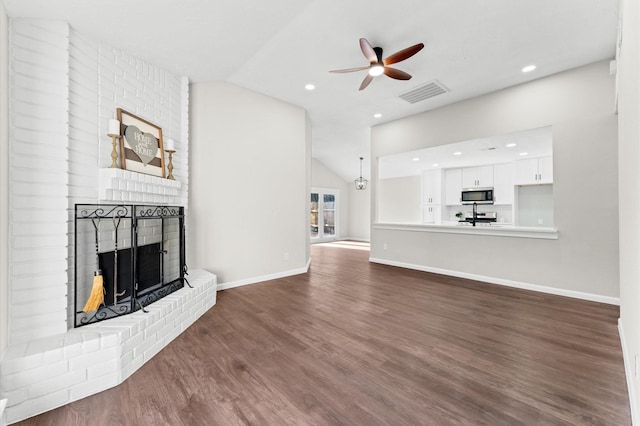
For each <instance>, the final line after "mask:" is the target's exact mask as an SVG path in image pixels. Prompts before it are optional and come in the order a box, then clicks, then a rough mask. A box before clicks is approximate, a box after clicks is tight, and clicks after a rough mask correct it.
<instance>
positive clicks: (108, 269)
mask: <svg viewBox="0 0 640 426" xmlns="http://www.w3.org/2000/svg"><path fill="white" fill-rule="evenodd" d="M74 231H75V232H74V243H75V246H74V252H75V256H74V260H75V264H74V272H75V285H74V290H75V295H74V297H75V326H76V327H80V326H83V325H86V324H91V323H94V322H97V321H102V320H105V319H109V318H113V317H116V316H120V315H126V314H129V313H131V312H134V311H137V310H139V309H142V310H144V307H145V306H147V305H149V304H150V303H153V302H155V301H156V300H159V299H161V298H162V297H164V296H166V295H168V294H171V293H173V292H174V291H176V290H178V289H180V288H182V287H184V284H185V282H186V283H187V285H188V284H189V283H188V282H187V281H186V279H185V275H186V273H187V267H186V262H185V230H184V207H173V206H149V205H122V204H118V205H116V204H76V206H75V229H74Z"/></svg>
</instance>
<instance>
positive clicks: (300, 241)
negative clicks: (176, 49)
mask: <svg viewBox="0 0 640 426" xmlns="http://www.w3.org/2000/svg"><path fill="white" fill-rule="evenodd" d="M190 93H191V107H190V111H191V127H190V129H191V146H190V182H191V187H190V194H189V200H190V201H189V203H190V204H189V205H190V210H189V229H188V235H189V239H188V259H189V267H197V268H203V269H206V270H209V271H211V272H213V273H215V274H216V275H217V276H218V282H219V283H222V286H221V287H223V288H226V287H228V286H234V285H241V284H246V283H250V282H256V281H260V280H263V279H267V278H270V277H276V276H284V275H290V274H294V273H301V272H304V271H306V265H307V262H308V255H307V253H308V251H307V250H308V247H307V246H308V241H309V193H310V187H309V185H308V182H309V177H308V168H307V165H308V163H309V157H310V155H311V147H310V143H309V141H310V138H309V137H308V134H307V133H308V121H307V117H306V112H305V111H304V110H303V109H302V108H299V107H296V106H293V105H290V104H287V103H284V102H281V101H278V100H276V99H273V98H270V97H267V96H264V95H260V94H257V93H255V92H252V91H249V90H246V89H243V88H240V87H238V86H235V85H232V84H229V83H222V82H220V83H199V84H193V85H192V86H191V92H190Z"/></svg>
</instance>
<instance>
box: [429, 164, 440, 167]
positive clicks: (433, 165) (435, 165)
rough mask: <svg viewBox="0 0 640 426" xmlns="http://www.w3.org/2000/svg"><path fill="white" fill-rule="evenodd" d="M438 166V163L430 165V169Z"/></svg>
mask: <svg viewBox="0 0 640 426" xmlns="http://www.w3.org/2000/svg"><path fill="white" fill-rule="evenodd" d="M438 166H439V164H438V163H433V164H432V165H431V167H438Z"/></svg>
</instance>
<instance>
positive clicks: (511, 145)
mask: <svg viewBox="0 0 640 426" xmlns="http://www.w3.org/2000/svg"><path fill="white" fill-rule="evenodd" d="M514 146H516V144H515V143H508V144H507V148H513V147H514Z"/></svg>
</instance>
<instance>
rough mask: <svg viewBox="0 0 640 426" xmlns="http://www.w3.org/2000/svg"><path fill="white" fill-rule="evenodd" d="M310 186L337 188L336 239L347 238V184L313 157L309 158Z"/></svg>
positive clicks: (348, 233) (348, 234) (348, 232)
mask: <svg viewBox="0 0 640 426" xmlns="http://www.w3.org/2000/svg"><path fill="white" fill-rule="evenodd" d="M311 187H312V188H328V189H337V190H338V191H339V194H340V197H339V200H338V201H339V203H340V205H339V206H338V211H339V216H340V217H339V218H338V233H337V235H336V239H338V240H342V239H345V238H348V237H349V236H350V235H351V234H350V231H349V186H348V183H347V182H345V181H344V180H342V178H340V177H339V176H338V175H336V174H335V173H333V172H332V171H331V170H329V169H328V168H327V167H326V166H325V165H324V164H322V163H321V162H320V161H318V160H316V159H315V158H312V159H311Z"/></svg>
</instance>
